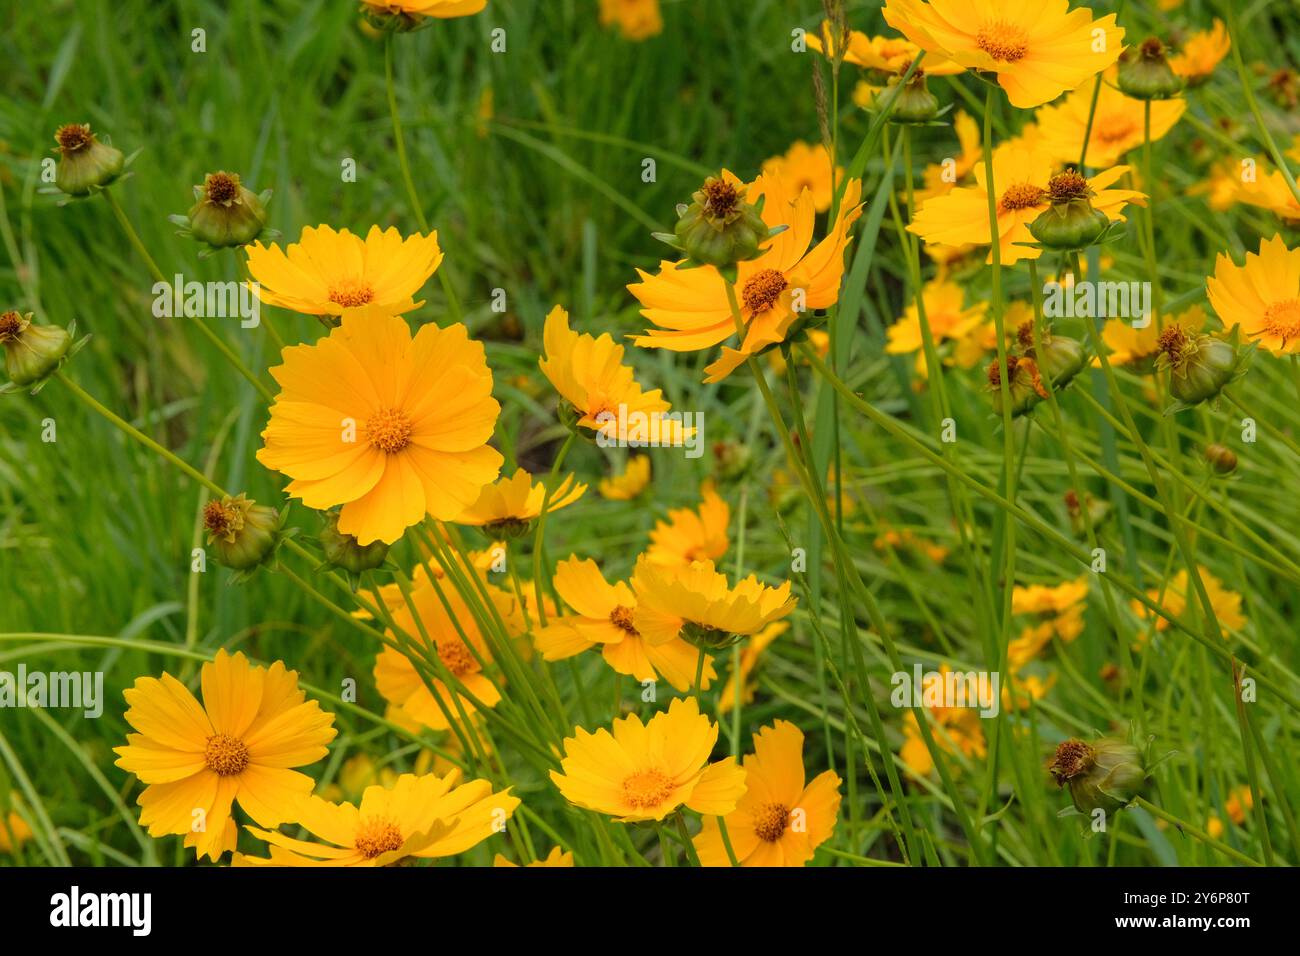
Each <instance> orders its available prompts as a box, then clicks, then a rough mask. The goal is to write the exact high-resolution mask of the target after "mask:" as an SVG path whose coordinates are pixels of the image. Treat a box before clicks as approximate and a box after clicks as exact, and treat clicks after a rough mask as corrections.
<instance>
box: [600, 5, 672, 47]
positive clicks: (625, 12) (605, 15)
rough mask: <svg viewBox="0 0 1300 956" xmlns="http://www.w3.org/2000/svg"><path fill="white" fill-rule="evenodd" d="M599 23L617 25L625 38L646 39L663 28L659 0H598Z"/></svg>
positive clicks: (604, 25) (605, 25) (660, 31)
mask: <svg viewBox="0 0 1300 956" xmlns="http://www.w3.org/2000/svg"><path fill="white" fill-rule="evenodd" d="M600 25H601V26H602V27H608V26H617V27H618V29H619V32H620V33H621V34H623V38H624V39H626V40H648V39H649V38H650V37H652V36H656V35H658V34H660V33H662V32H663V29H664V21H663V17H662V16H661V15H660V13H659V0H600Z"/></svg>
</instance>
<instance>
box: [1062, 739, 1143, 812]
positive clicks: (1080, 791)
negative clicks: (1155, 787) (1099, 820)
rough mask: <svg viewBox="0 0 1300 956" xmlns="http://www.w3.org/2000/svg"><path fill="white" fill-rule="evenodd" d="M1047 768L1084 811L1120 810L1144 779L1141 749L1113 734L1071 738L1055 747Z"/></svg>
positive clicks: (1131, 799) (1134, 794) (1141, 786)
mask: <svg viewBox="0 0 1300 956" xmlns="http://www.w3.org/2000/svg"><path fill="white" fill-rule="evenodd" d="M1047 769H1048V771H1049V772H1050V773H1051V775H1052V776H1053V777H1054V778H1055V779H1056V783H1057V786H1060V787H1069V788H1070V799H1071V800H1072V801H1073V803H1074V807H1075V809H1076V810H1078V811H1079V812H1080V813H1087V814H1090V813H1092V811H1094V810H1103V811H1104V812H1105V813H1106V814H1107V815H1108V816H1109V815H1110V814H1112V813H1114V812H1115V811H1116V810H1122V809H1123V808H1124V807H1126V806H1128V805H1129V804H1130V803H1132V802H1133V799H1134V798H1135V797H1137V796H1139V795H1141V793H1142V791H1143V789H1144V788H1145V786H1146V780H1147V771H1146V761H1145V758H1144V757H1143V755H1142V752H1141V751H1140V750H1138V749H1137V748H1136V747H1134V746H1133V745H1132V744H1130V743H1128V742H1127V741H1124V740H1119V739H1117V738H1114V737H1102V738H1101V739H1100V740H1094V741H1093V742H1092V743H1087V742H1085V741H1082V740H1078V739H1077V738H1071V739H1070V740H1067V741H1065V742H1064V743H1062V744H1061V745H1060V746H1059V747H1058V748H1057V749H1056V754H1055V756H1053V758H1052V762H1051V763H1050V764H1049V765H1048V768H1047Z"/></svg>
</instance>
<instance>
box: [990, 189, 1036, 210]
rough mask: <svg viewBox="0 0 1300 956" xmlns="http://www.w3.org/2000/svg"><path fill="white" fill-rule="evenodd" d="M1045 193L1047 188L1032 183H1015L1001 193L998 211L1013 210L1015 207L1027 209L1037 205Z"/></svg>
mask: <svg viewBox="0 0 1300 956" xmlns="http://www.w3.org/2000/svg"><path fill="white" fill-rule="evenodd" d="M1046 195H1047V190H1046V189H1044V188H1043V187H1042V186H1039V185H1036V184H1034V183H1016V184H1015V185H1014V186H1011V187H1009V188H1008V189H1007V191H1006V192H1004V193H1003V194H1002V198H1001V199H1000V200H998V211H999V212H1013V211H1014V210H1016V209H1028V208H1029V207H1030V206H1037V205H1038V204H1039V203H1041V202H1042V201H1043V199H1044V197H1046Z"/></svg>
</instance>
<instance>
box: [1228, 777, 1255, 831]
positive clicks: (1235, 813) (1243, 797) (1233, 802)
mask: <svg viewBox="0 0 1300 956" xmlns="http://www.w3.org/2000/svg"><path fill="white" fill-rule="evenodd" d="M1254 807H1255V797H1254V795H1253V794H1252V793H1251V792H1250V787H1248V786H1245V785H1242V786H1238V787H1233V788H1232V790H1230V791H1229V792H1228V799H1227V800H1226V801H1224V804H1223V809H1225V810H1226V811H1228V819H1230V820H1231V821H1232V822H1233V823H1235V824H1237V826H1244V825H1245V823H1246V811H1247V810H1253V809H1254Z"/></svg>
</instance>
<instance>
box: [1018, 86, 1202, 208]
mask: <svg viewBox="0 0 1300 956" xmlns="http://www.w3.org/2000/svg"><path fill="white" fill-rule="evenodd" d="M1111 82H1113V76H1112V77H1110V78H1109V81H1108V82H1103V83H1102V84H1101V89H1100V92H1098V94H1097V110H1096V113H1095V114H1093V115H1092V128H1091V131H1089V128H1088V120H1089V114H1090V113H1092V84H1091V83H1089V84H1087V85H1086V86H1081V87H1079V89H1077V90H1075V91H1074V92H1073V93H1071V94H1070V95H1069V96H1067V97H1065V98H1064V99H1063V100H1061V102H1059V103H1053V104H1052V105H1051V106H1044V107H1043V108H1042V109H1040V110H1039V111H1038V112H1037V113H1035V114H1034V120H1035V126H1036V139H1037V142H1038V143H1039V145H1041V146H1042V148H1043V149H1045V150H1047V152H1048V153H1049V154H1050V155H1051V156H1052V158H1053V159H1055V160H1056V161H1057V162H1061V163H1077V162H1078V161H1079V154H1080V153H1082V152H1083V137H1084V134H1085V133H1087V134H1088V165H1089V166H1095V167H1105V166H1111V165H1114V164H1115V163H1117V162H1119V159H1120V157H1121V156H1123V155H1124V154H1125V153H1127V152H1128V151H1129V150H1130V149H1135V148H1136V147H1138V146H1141V145H1142V140H1143V135H1144V133H1143V130H1144V128H1145V122H1146V120H1145V116H1144V111H1145V110H1146V107H1147V105H1148V104H1150V106H1151V141H1152V142H1155V141H1156V140H1158V139H1161V138H1162V137H1163V136H1164V135H1165V134H1166V133H1168V132H1169V131H1170V130H1171V129H1172V128H1173V126H1174V124H1175V123H1177V122H1178V118H1179V117H1180V116H1182V115H1183V111H1184V110H1186V109H1187V101H1186V100H1185V99H1182V98H1181V97H1176V98H1174V99H1169V100H1137V99H1134V98H1133V97H1131V96H1125V95H1124V94H1123V93H1121V92H1120V91H1119V90H1117V89H1115V87H1113V86H1111V85H1110V83H1111ZM999 185H1001V184H1000V183H999ZM1093 205H1094V206H1095V205H1097V204H1096V203H1095V202H1094V203H1093Z"/></svg>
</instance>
